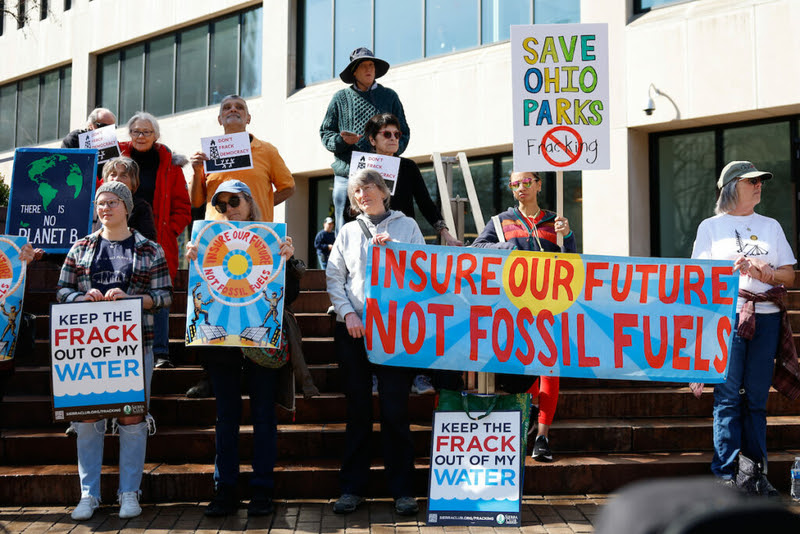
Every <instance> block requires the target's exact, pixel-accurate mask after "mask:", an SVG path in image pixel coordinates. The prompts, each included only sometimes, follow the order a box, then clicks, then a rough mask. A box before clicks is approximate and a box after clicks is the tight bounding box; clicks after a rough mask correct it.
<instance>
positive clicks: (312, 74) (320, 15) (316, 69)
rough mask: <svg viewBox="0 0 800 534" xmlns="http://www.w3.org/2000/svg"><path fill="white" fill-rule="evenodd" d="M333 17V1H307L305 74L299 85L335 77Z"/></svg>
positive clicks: (304, 41)
mask: <svg viewBox="0 0 800 534" xmlns="http://www.w3.org/2000/svg"><path fill="white" fill-rule="evenodd" d="M332 17H333V1H332V0H306V2H305V17H304V20H303V69H302V73H303V74H302V78H301V80H300V83H299V84H298V85H301V86H303V85H308V84H310V83H314V82H319V81H322V80H330V79H331V78H332V77H333V76H334V74H333V24H331V18H332ZM349 53H350V52H348V54H349Z"/></svg>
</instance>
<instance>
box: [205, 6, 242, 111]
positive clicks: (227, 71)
mask: <svg viewBox="0 0 800 534" xmlns="http://www.w3.org/2000/svg"><path fill="white" fill-rule="evenodd" d="M238 42H239V16H238V15H234V16H232V17H228V18H226V19H222V20H220V21H217V22H215V23H214V24H212V33H211V64H210V69H211V71H210V72H209V75H210V80H211V82H210V84H211V85H210V91H211V103H212V104H218V103H219V102H221V101H222V98H223V97H224V96H226V95H230V94H233V93H235V92H236V88H237V87H238V83H237V81H238V80H237V79H236V76H237V69H236V65H238V64H239V47H238V46H237V44H238Z"/></svg>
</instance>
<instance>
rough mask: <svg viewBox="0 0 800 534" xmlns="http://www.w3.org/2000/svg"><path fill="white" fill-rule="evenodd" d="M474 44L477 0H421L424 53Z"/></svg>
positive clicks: (431, 54)
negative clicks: (422, 2) (423, 2)
mask: <svg viewBox="0 0 800 534" xmlns="http://www.w3.org/2000/svg"><path fill="white" fill-rule="evenodd" d="M477 45H478V0H428V1H427V2H426V3H425V55H426V56H428V57H430V56H436V55H439V54H449V53H450V52H456V51H457V50H463V49H465V48H470V47H473V46H477Z"/></svg>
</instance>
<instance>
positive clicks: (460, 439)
mask: <svg viewBox="0 0 800 534" xmlns="http://www.w3.org/2000/svg"><path fill="white" fill-rule="evenodd" d="M470 415H472V416H473V417H477V416H480V415H482V414H480V413H477V412H476V413H471V414H470ZM521 422H522V416H521V412H520V411H518V410H517V411H493V412H491V413H490V414H489V415H488V416H486V417H483V418H482V419H479V420H476V419H472V418H470V417H469V416H468V415H467V413H466V412H463V411H459V412H445V411H441V412H438V411H437V412H434V414H433V432H432V443H431V469H430V486H429V495H428V525H473V526H478V525H480V526H489V527H499V526H519V524H520V512H519V510H520V502H521V498H522V472H521V466H522V465H523V462H522V461H521V460H522V457H521V455H522V454H523V453H524V451H521V450H520V449H521V445H520V444H521V440H520V429H521V428H522V425H521Z"/></svg>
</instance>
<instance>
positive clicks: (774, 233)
mask: <svg viewBox="0 0 800 534" xmlns="http://www.w3.org/2000/svg"><path fill="white" fill-rule="evenodd" d="M771 178H772V174H771V173H769V172H762V171H759V170H758V169H756V168H755V166H754V165H753V164H752V163H750V162H749V161H733V162H731V163H728V164H727V165H726V166H725V168H724V169H722V173H721V174H720V176H719V180H718V181H717V188H718V189H719V190H720V191H719V198H718V199H717V205H716V207H715V209H714V211H715V212H716V215H715V216H714V217H711V218H709V219H706V220H704V221H703V222H701V223H700V226H699V227H698V228H697V237H696V239H695V242H694V249H693V250H692V257H693V258H700V259H714V260H730V261H732V262H733V270H734V271H739V298H738V300H737V303H736V321H735V324H734V325H733V337H732V339H731V346H730V354H729V356H728V376H727V379H726V380H725V382H724V383H722V384H717V385H716V386H715V387H714V424H713V431H714V457H713V458H712V460H711V471H712V472H713V473H714V474H715V475H716V476H717V477H719V478H720V480H721V481H722V482H723V483H724V484H726V485H731V486H733V485H736V486H739V487H740V488H741V489H743V490H744V491H745V492H747V493H751V494H760V495H769V496H777V495H778V492H777V491H775V488H773V487H772V485H771V484H770V483H769V481H768V480H767V478H766V476H765V475H764V472H765V471H766V462H767V398H768V397H769V387H770V384H773V383H774V384H775V387H776V389H778V390H779V391H781V392H784V391H785V390H784V388H783V387H784V386H787V385H788V386H789V388H790V389H789V391H792V386H794V395H795V398H796V395H797V394H798V393H800V390H798V389H797V384H798V381H797V376H796V375H797V370H798V364H797V355H796V353H795V351H794V346H793V345H792V335H791V326H790V325H789V320H788V317H787V315H786V307H785V305H784V303H783V300H784V298H785V297H786V289H785V288H784V284H791V283H793V282H794V270H793V265H794V264H795V262H796V261H797V260H795V258H794V255H793V253H792V249H791V247H790V246H789V243H788V242H787V241H786V236H785V235H784V233H783V229H782V228H781V225H780V224H779V223H778V221H776V220H775V219H770V218H769V217H765V216H763V215H760V214H758V213H756V212H755V211H754V208H755V207H756V205H758V203H759V202H761V191H762V189H763V184H764V182H765V181H766V180H769V179H771ZM787 335H788V344H787V343H784V342H782V340H783V339H787V338H786V337H785V336H787ZM776 357H777V358H778V360H779V361H780V362H781V365H779V366H778V369H777V370H776V371H775V375H774V378H773V367H774V362H775V359H776ZM784 362H786V364H784ZM792 368H794V370H795V373H794V374H791V372H790V370H791V369H792ZM691 388H692V391H693V392H694V393H695V395H697V396H699V395H700V393H701V392H702V389H703V388H702V384H692V385H691Z"/></svg>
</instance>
